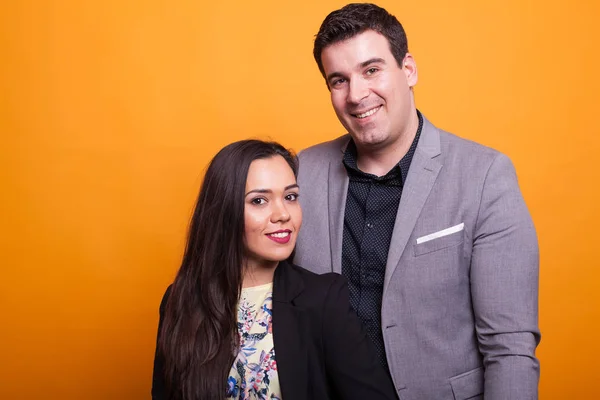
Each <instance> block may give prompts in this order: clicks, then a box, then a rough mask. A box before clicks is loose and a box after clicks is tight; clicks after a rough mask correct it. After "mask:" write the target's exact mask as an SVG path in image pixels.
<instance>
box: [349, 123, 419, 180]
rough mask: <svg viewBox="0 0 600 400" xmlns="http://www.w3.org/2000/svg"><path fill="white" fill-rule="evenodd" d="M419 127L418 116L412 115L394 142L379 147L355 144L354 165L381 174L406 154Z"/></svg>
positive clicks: (386, 171)
mask: <svg viewBox="0 0 600 400" xmlns="http://www.w3.org/2000/svg"><path fill="white" fill-rule="evenodd" d="M417 129H419V118H418V117H417V115H416V112H415V116H414V122H411V124H409V126H408V127H407V129H406V130H405V132H404V133H403V134H402V135H400V137H399V138H398V140H396V142H394V143H391V144H387V145H385V146H382V147H379V148H364V147H359V146H358V145H357V148H356V152H357V159H356V165H357V166H358V169H360V170H361V171H363V172H366V173H368V174H372V175H375V176H383V175H385V174H387V173H388V172H389V171H390V170H391V169H392V168H394V167H395V166H396V165H397V164H398V162H400V160H401V159H402V157H404V156H405V155H406V153H407V152H408V150H409V149H410V146H411V145H412V143H413V140H414V139H415V136H416V134H417Z"/></svg>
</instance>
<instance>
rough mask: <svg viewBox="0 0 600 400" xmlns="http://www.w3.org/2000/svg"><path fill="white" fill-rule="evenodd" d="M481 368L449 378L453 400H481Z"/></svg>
mask: <svg viewBox="0 0 600 400" xmlns="http://www.w3.org/2000/svg"><path fill="white" fill-rule="evenodd" d="M483 373H484V371H483V367H479V368H475V369H472V370H471V371H468V372H465V373H464V374H460V375H456V376H454V377H452V378H450V386H451V387H452V393H453V394H454V400H467V399H475V398H481V399H483Z"/></svg>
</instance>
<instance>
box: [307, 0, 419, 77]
mask: <svg viewBox="0 0 600 400" xmlns="http://www.w3.org/2000/svg"><path fill="white" fill-rule="evenodd" d="M367 30H373V31H375V32H377V33H379V34H381V35H383V36H384V37H385V38H386V39H387V40H388V42H389V44H390V51H391V52H392V55H393V56H394V58H395V59H396V62H397V63H398V65H402V60H404V56H405V55H406V53H407V52H408V42H407V39H406V33H405V32H404V28H403V27H402V24H400V22H399V21H398V19H396V17H394V16H393V15H392V14H390V13H389V12H387V11H386V10H385V9H384V8H381V7H379V6H377V5H375V4H371V3H351V4H348V5H346V6H344V7H342V8H340V9H339V10H335V11H333V12H331V13H330V14H329V15H328V16H327V17H326V18H325V20H324V21H323V23H322V24H321V28H319V33H317V36H316V38H315V45H314V49H313V54H314V57H315V61H316V62H317V65H318V66H319V70H320V71H321V74H322V75H323V77H325V70H324V69H323V62H322V60H321V53H322V52H323V49H325V48H326V47H327V46H329V45H332V44H334V43H337V42H340V41H343V40H347V39H350V38H352V37H354V36H356V35H358V34H360V33H363V32H365V31H367Z"/></svg>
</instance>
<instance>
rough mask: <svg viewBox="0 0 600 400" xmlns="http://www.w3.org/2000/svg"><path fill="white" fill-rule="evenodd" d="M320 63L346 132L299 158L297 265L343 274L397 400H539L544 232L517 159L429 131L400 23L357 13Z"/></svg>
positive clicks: (330, 40)
mask: <svg viewBox="0 0 600 400" xmlns="http://www.w3.org/2000/svg"><path fill="white" fill-rule="evenodd" d="M314 56H315V59H316V61H317V64H318V66H319V69H320V70H321V73H322V74H323V76H324V78H325V81H326V83H327V87H328V89H329V91H330V94H331V102H332V104H333V108H334V110H335V112H336V114H337V116H338V118H339V120H340V122H341V123H342V125H343V126H344V128H345V129H346V130H347V131H348V133H349V135H345V136H342V137H340V138H338V139H335V140H333V141H330V142H327V143H322V144H319V145H316V146H314V147H311V148H309V149H306V150H304V151H303V152H301V153H300V172H299V184H300V187H301V188H302V192H303V193H302V195H301V197H300V201H301V203H302V205H303V209H304V223H303V230H302V232H301V234H300V237H299V240H298V243H297V248H296V254H295V262H296V263H298V264H299V265H302V266H304V267H306V268H311V269H312V270H313V271H315V272H319V273H323V272H329V271H335V272H339V273H342V274H343V275H345V276H346V277H347V278H348V284H349V288H350V300H351V303H352V306H353V307H354V308H355V310H356V312H357V313H358V315H359V317H360V318H361V319H362V321H363V323H364V325H365V328H366V330H367V333H368V335H369V337H370V338H371V340H372V341H373V343H374V345H375V348H376V349H377V352H378V355H379V358H380V360H381V362H382V363H383V364H384V365H387V366H388V367H389V370H390V373H391V376H392V378H393V380H394V383H395V385H396V389H397V390H398V395H399V397H400V399H427V400H429V399H436V400H438V399H482V398H483V396H484V395H485V398H486V400H489V399H535V398H537V386H538V380H539V362H538V360H537V359H536V357H535V349H536V347H537V344H538V343H539V340H540V334H539V330H538V322H537V319H538V318H537V315H538V311H537V301H538V271H539V261H538V260H539V253H538V245H537V238H536V233H535V229H534V226H533V223H532V220H531V217H530V215H529V212H528V210H527V208H526V205H525V203H524V201H523V198H522V195H521V193H520V189H519V187H518V183H517V178H516V175H515V171H514V168H513V165H512V163H511V162H510V160H509V159H508V158H507V157H506V156H504V155H503V154H500V153H499V152H497V151H495V150H492V149H490V148H487V147H484V146H481V145H478V144H476V143H473V142H470V141H467V140H464V139H461V138H459V137H457V136H454V135H452V134H450V133H447V132H444V131H442V130H440V129H438V128H436V127H435V126H433V125H432V124H431V123H430V122H429V121H428V120H427V119H426V118H425V117H424V116H423V115H422V114H421V113H420V112H419V111H418V110H417V109H416V107H415V102H414V95H413V87H414V86H415V84H416V83H417V66H416V63H415V60H414V58H413V57H412V56H411V54H410V53H408V48H407V40H406V35H405V33H404V29H403V28H402V25H401V24H400V23H399V22H398V20H397V19H396V18H395V17H394V16H392V15H390V14H389V13H388V12H387V11H386V10H384V9H382V8H380V7H378V6H376V5H373V4H349V5H347V6H345V7H343V8H342V9H340V10H337V11H334V12H332V13H331V14H330V15H329V16H327V18H326V19H325V20H324V22H323V24H322V26H321V28H320V30H319V33H318V34H317V37H316V39H315V44H314Z"/></svg>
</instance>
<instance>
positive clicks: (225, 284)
mask: <svg viewBox="0 0 600 400" xmlns="http://www.w3.org/2000/svg"><path fill="white" fill-rule="evenodd" d="M277 155H280V156H282V157H283V158H284V159H285V160H286V161H287V162H288V164H289V165H290V167H291V168H292V170H293V171H294V175H295V174H296V172H297V161H296V157H295V156H294V155H293V154H292V153H291V152H290V151H288V150H286V149H285V148H284V147H283V146H281V145H280V144H278V143H274V142H263V141H260V140H243V141H239V142H235V143H232V144H230V145H228V146H226V147H224V148H223V149H222V150H221V151H219V153H218V154H217V155H216V156H215V157H214V158H213V159H212V161H211V162H210V164H209V166H208V169H207V170H206V174H205V176H204V181H203V183H202V186H201V188H200V194H199V196H198V200H197V203H196V207H195V210H194V214H193V216H192V220H191V223H190V227H189V233H188V239H187V246H186V249H185V253H184V256H183V260H182V263H181V267H180V269H179V271H178V273H177V276H176V277H175V281H174V282H173V285H172V288H171V293H170V296H169V299H168V301H167V305H166V308H165V312H164V316H163V324H162V329H161V332H160V336H159V342H158V348H159V351H160V352H161V356H162V357H163V359H164V366H165V368H164V372H165V380H166V383H167V390H168V392H169V398H170V399H177V400H223V398H224V397H225V394H226V387H227V386H226V383H227V376H228V374H229V371H230V369H231V366H232V364H233V362H234V360H235V356H236V354H235V350H236V349H237V345H238V342H239V338H238V330H237V324H236V323H237V304H238V300H239V296H240V292H241V288H242V280H243V263H244V198H245V189H246V178H247V175H248V169H249V168H250V164H251V163H252V161H254V160H256V159H264V158H270V157H274V156H277Z"/></svg>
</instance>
